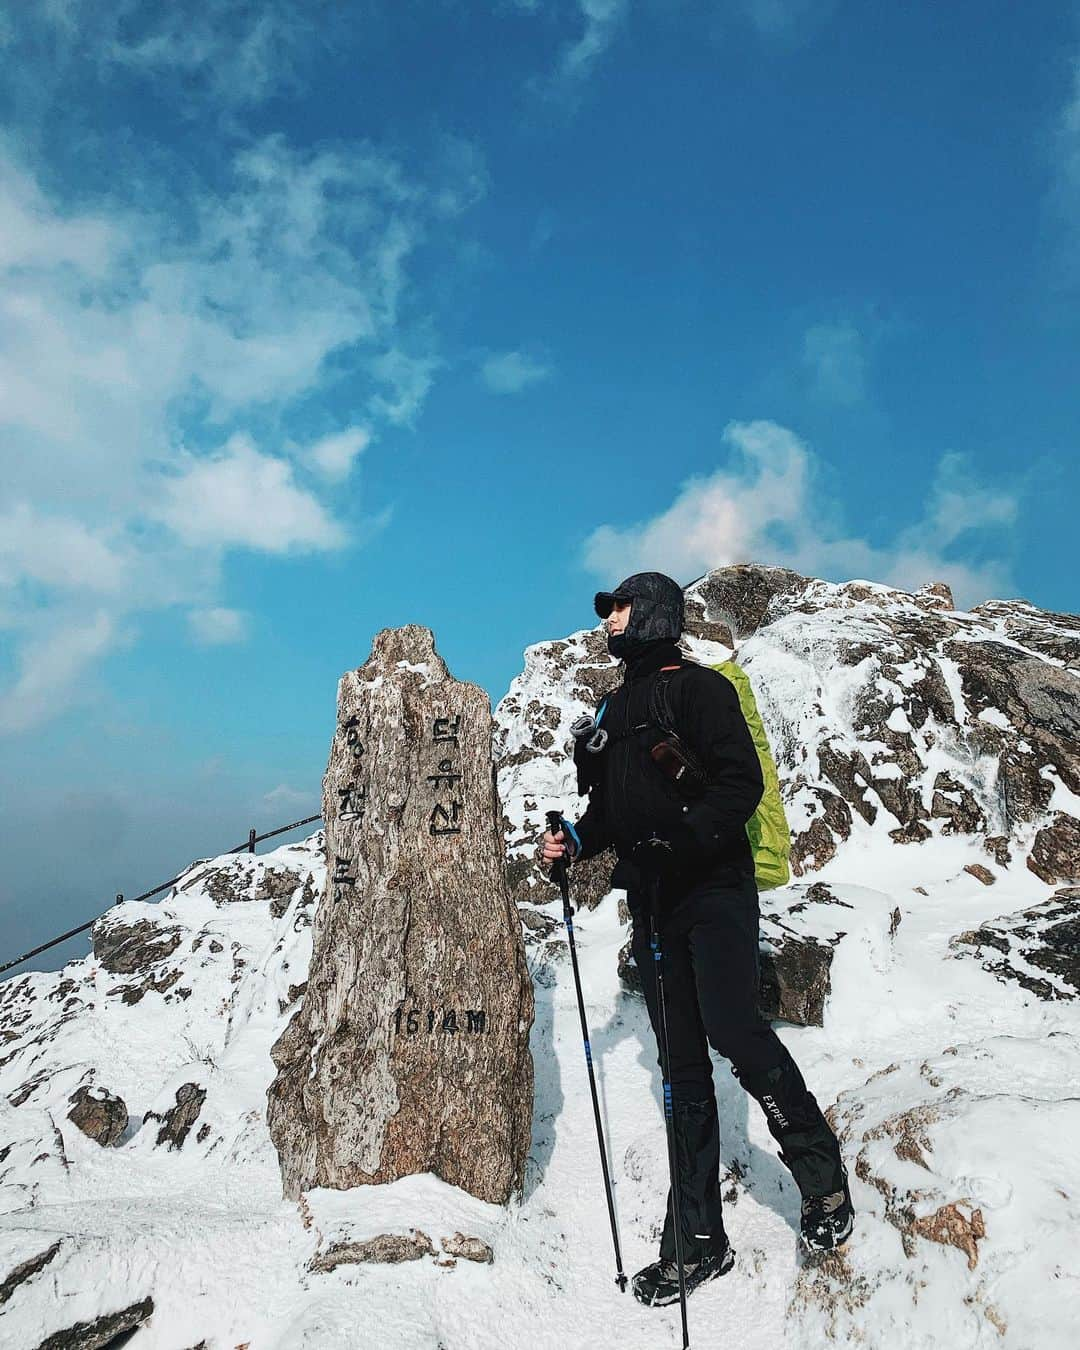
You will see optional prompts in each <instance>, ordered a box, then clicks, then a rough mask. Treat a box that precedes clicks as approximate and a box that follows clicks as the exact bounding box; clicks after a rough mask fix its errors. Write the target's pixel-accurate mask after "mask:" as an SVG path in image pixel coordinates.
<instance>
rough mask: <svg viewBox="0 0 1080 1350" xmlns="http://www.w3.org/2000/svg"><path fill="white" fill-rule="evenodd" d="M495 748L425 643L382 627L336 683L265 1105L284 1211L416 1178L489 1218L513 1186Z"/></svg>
mask: <svg viewBox="0 0 1080 1350" xmlns="http://www.w3.org/2000/svg"><path fill="white" fill-rule="evenodd" d="M491 747H492V718H491V709H490V704H489V701H488V697H487V695H486V694H485V693H484V691H483V690H482V689H480V688H478V687H477V686H476V685H473V684H466V683H462V682H459V681H457V680H455V679H454V678H453V677H452V676H451V675H450V672H449V671H448V670H447V668H446V665H445V664H444V662H443V660H442V658H441V657H440V656H439V655H438V653H437V652H436V650H435V643H434V638H433V635H432V633H431V632H430V630H429V629H427V628H420V627H417V626H416V625H411V624H410V625H408V626H407V627H404V628H397V629H384V630H383V631H382V632H381V633H379V634H378V636H377V637H376V638H375V641H374V644H373V646H372V652H371V656H370V657H369V658H368V660H367V661H366V662H365V664H364V665H363V666H361V667H360V669H359V670H355V671H348V672H347V673H346V674H345V675H344V676H343V677H342V679H341V681H340V684H339V686H338V723H337V731H336V734H335V736H334V740H333V744H332V746H331V750H330V759H329V763H328V764H327V769H326V776H325V778H324V779H323V818H324V821H325V826H326V856H327V880H326V890H325V893H324V894H323V896H322V897H321V899H320V901H319V904H318V907H317V910H316V914H315V920H314V930H313V941H314V950H313V953H312V960H311V971H310V975H309V978H308V985H307V990H306V993H305V995H304V998H303V1002H302V1003H301V1005H300V1008H299V1010H298V1012H297V1013H296V1015H295V1016H294V1017H293V1019H292V1021H291V1022H290V1023H289V1025H288V1027H287V1028H286V1030H285V1032H284V1033H283V1034H282V1036H281V1037H280V1039H279V1040H278V1042H277V1044H276V1045H275V1046H274V1048H273V1052H272V1053H273V1059H274V1063H275V1065H276V1066H277V1069H278V1074H277V1077H276V1079H275V1080H274V1082H273V1084H272V1085H271V1087H270V1089H269V1091H268V1094H267V1097H268V1120H269V1125H270V1134H271V1137H272V1139H273V1141H274V1144H275V1146H276V1148H277V1150H278V1155H279V1158H280V1161H281V1173H282V1180H283V1186H284V1192H285V1195H286V1196H287V1197H291V1198H296V1197H297V1196H298V1195H299V1193H300V1192H301V1191H303V1190H306V1189H309V1188H311V1187H315V1186H332V1187H337V1188H339V1189H345V1188H349V1187H352V1186H360V1185H367V1184H372V1183H377V1182H387V1181H393V1180H395V1179H397V1178H398V1177H402V1176H406V1175H409V1174H411V1173H414V1172H434V1173H435V1174H436V1175H437V1176H439V1177H441V1178H442V1179H443V1180H444V1181H447V1182H451V1183H452V1184H453V1185H456V1186H460V1187H461V1188H462V1189H463V1190H466V1191H468V1192H470V1193H471V1194H472V1195H475V1196H478V1197H479V1198H481V1199H483V1200H487V1201H492V1202H496V1203H505V1202H506V1201H507V1200H508V1199H509V1197H510V1195H511V1194H512V1193H513V1192H514V1191H516V1190H519V1189H520V1187H521V1184H522V1179H523V1173H524V1167H525V1157H526V1154H527V1152H528V1148H529V1141H530V1132H531V1122H532V1099H533V1072H532V1057H531V1055H530V1053H529V1030H530V1028H531V1026H532V1020H533V991H532V985H531V983H530V980H529V975H528V971H527V969H526V965H525V951H524V946H523V943H522V936H521V923H520V920H519V918H518V914H517V909H516V907H515V906H514V904H513V903H512V901H511V898H510V894H509V891H508V888H507V883H506V875H505V847H504V842H503V836H502V832H501V829H500V818H501V817H500V810H499V806H498V801H497V798H496V794H495V780H494V773H493V767H492V754H491Z"/></svg>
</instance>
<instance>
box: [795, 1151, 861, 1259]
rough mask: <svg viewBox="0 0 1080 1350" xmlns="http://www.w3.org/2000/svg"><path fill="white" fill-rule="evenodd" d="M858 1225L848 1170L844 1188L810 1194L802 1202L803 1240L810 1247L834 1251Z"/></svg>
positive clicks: (809, 1249)
mask: <svg viewBox="0 0 1080 1350" xmlns="http://www.w3.org/2000/svg"><path fill="white" fill-rule="evenodd" d="M854 1226H855V1210H854V1208H853V1206H852V1204H851V1192H850V1191H849V1190H848V1184H847V1172H846V1171H845V1173H844V1189H843V1190H842V1191H833V1193H832V1194H831V1195H808V1196H807V1197H806V1199H805V1200H804V1201H803V1202H802V1223H801V1227H802V1240H803V1242H804V1243H805V1244H806V1247H807V1250H808V1251H812V1252H831V1251H832V1250H833V1249H834V1248H835V1247H839V1246H840V1244H841V1243H842V1242H846V1241H847V1240H848V1238H849V1237H850V1236H851V1230H852V1228H853V1227H854Z"/></svg>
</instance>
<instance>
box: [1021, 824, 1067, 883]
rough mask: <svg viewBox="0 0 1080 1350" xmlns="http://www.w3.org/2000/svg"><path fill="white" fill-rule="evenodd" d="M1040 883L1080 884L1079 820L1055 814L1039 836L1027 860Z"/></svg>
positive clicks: (1037, 835) (1036, 837)
mask: <svg viewBox="0 0 1080 1350" xmlns="http://www.w3.org/2000/svg"><path fill="white" fill-rule="evenodd" d="M1027 865H1028V867H1029V869H1030V870H1031V871H1032V872H1034V873H1035V875H1036V876H1037V877H1038V878H1039V880H1040V881H1045V882H1047V883H1048V884H1049V885H1051V886H1052V885H1053V884H1054V883H1055V882H1058V881H1080V820H1077V818H1076V817H1075V816H1070V815H1066V813H1065V812H1064V811H1058V812H1056V813H1055V815H1054V818H1053V819H1052V820H1051V822H1050V824H1049V825H1044V826H1043V828H1042V829H1041V830H1040V831H1039V832H1038V834H1036V836H1035V839H1034V842H1033V843H1032V845H1031V853H1030V855H1029V857H1028V860H1027Z"/></svg>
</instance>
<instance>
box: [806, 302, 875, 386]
mask: <svg viewBox="0 0 1080 1350" xmlns="http://www.w3.org/2000/svg"><path fill="white" fill-rule="evenodd" d="M802 359H803V364H804V366H805V367H806V368H807V370H808V371H809V372H810V375H811V377H812V380H813V385H814V389H815V392H816V393H817V394H818V395H819V397H821V398H823V399H826V400H828V401H829V402H832V403H839V404H842V405H845V406H849V407H850V406H852V405H853V404H856V403H861V402H862V400H863V399H864V398H865V397H866V366H867V354H866V341H865V339H864V337H863V335H862V333H861V332H860V331H859V329H858V328H857V327H856V326H855V325H854V324H853V323H852V322H851V321H850V320H848V319H844V320H841V321H840V322H839V323H819V324H815V325H814V326H813V327H811V328H808V329H807V330H806V332H805V333H804V334H803V344H802Z"/></svg>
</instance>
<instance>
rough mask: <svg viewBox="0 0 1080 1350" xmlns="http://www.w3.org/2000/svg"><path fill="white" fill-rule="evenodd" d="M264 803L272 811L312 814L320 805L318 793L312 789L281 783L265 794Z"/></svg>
mask: <svg viewBox="0 0 1080 1350" xmlns="http://www.w3.org/2000/svg"><path fill="white" fill-rule="evenodd" d="M262 805H263V806H265V807H266V808H267V809H269V810H272V811H285V812H288V811H304V812H307V813H308V814H312V813H314V811H315V808H316V807H317V806H318V805H319V797H318V794H317V793H315V792H312V791H310V790H308V791H306V792H305V791H303V790H302V789H300V788H293V787H289V785H288V784H287V783H279V784H278V785H277V787H276V788H271V789H270V791H269V792H266V793H264V794H263V797H262Z"/></svg>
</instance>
